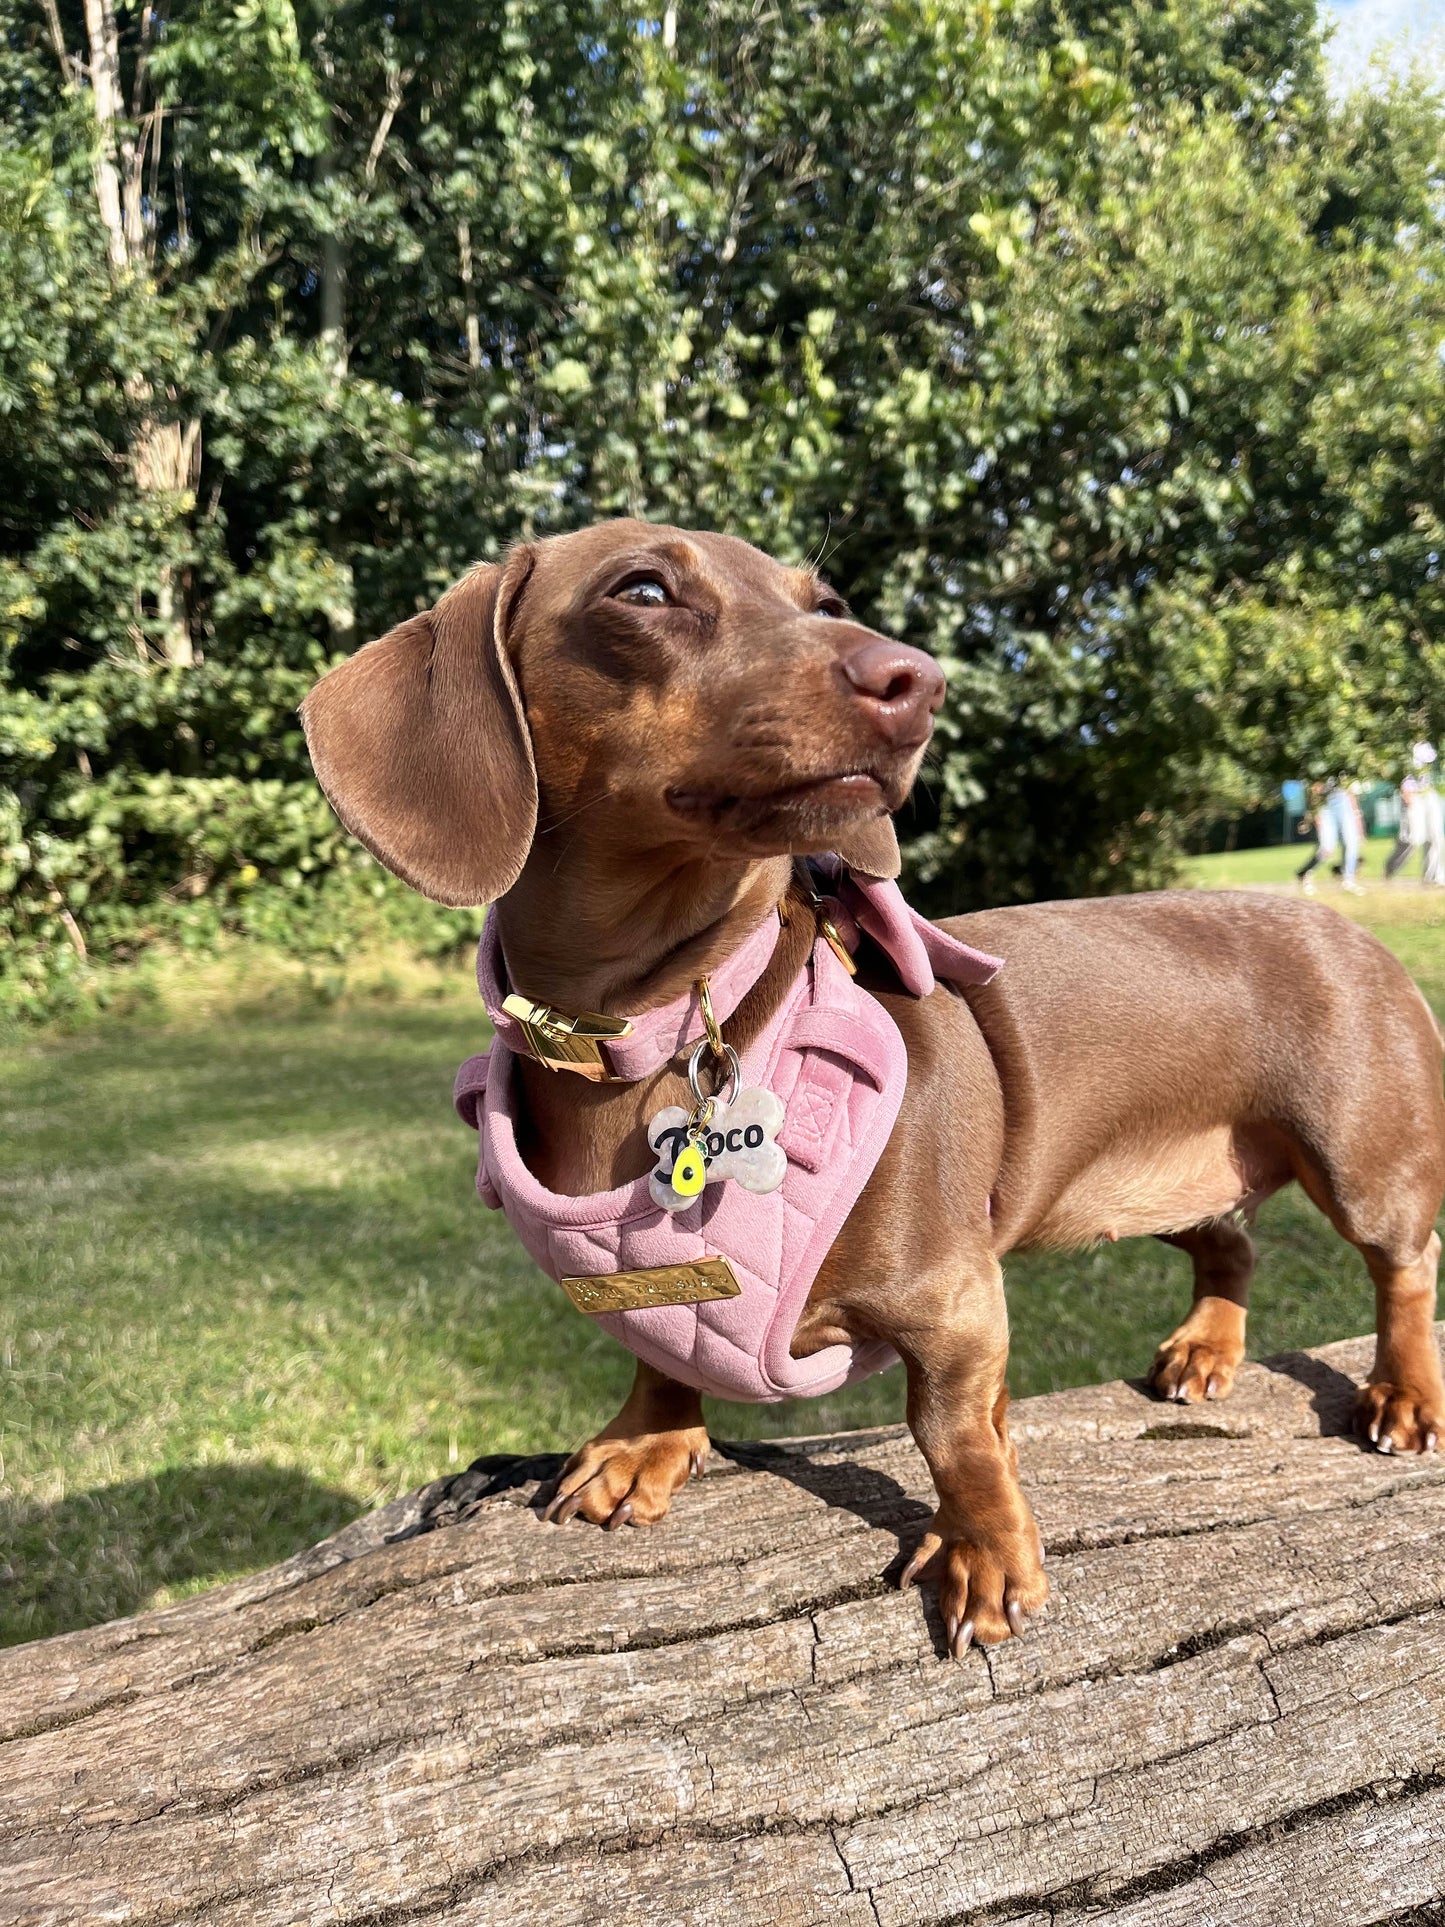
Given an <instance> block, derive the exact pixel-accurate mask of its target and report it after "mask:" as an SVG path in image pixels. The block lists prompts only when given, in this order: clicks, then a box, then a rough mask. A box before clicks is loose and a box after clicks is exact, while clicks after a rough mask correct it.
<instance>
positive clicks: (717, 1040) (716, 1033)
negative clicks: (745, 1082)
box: [697, 977, 725, 1064]
mask: <svg viewBox="0 0 1445 1927" xmlns="http://www.w3.org/2000/svg"><path fill="white" fill-rule="evenodd" d="M697 1001H698V1003H699V1004H700V1005H701V1006H702V1027H703V1029H704V1030H705V1031H706V1032H707V1041H708V1045H709V1047H710V1049H711V1051H712V1054H713V1056H714V1057H715V1058H716V1059H717V1060H718V1062H719V1063H720V1064H721V1063H722V1062H723V1061H724V1059H723V1051H724V1048H725V1046H724V1044H723V1034H722V1029H721V1027H720V1025H719V1024H718V1020H717V1018H716V1017H715V1016H714V1015H713V1008H712V992H711V990H709V988H708V982H707V978H706V977H699V978H698V980H697Z"/></svg>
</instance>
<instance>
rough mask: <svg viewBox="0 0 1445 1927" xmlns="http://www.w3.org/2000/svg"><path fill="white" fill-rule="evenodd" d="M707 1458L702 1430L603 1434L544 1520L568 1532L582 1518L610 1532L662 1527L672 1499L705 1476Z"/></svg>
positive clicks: (590, 1444)
mask: <svg viewBox="0 0 1445 1927" xmlns="http://www.w3.org/2000/svg"><path fill="white" fill-rule="evenodd" d="M707 1454H708V1436H707V1433H706V1432H705V1431H704V1430H703V1429H702V1427H701V1426H700V1425H698V1426H692V1427H689V1428H688V1429H687V1430H686V1431H682V1432H644V1433H642V1434H641V1435H640V1436H637V1437H633V1438H625V1437H623V1438H618V1437H609V1436H608V1434H607V1433H606V1432H603V1433H601V1434H599V1436H598V1437H597V1438H595V1439H589V1440H588V1441H587V1443H586V1445H584V1446H582V1447H581V1448H580V1449H579V1450H578V1451H576V1452H574V1453H573V1454H572V1456H571V1458H570V1459H568V1461H567V1463H566V1465H565V1466H563V1468H562V1476H561V1478H560V1479H559V1480H558V1481H557V1489H556V1491H555V1492H554V1493H553V1495H552V1498H551V1500H550V1501H549V1502H548V1505H547V1508H546V1510H545V1511H544V1512H543V1514H542V1517H543V1518H544V1519H550V1520H551V1521H552V1523H553V1524H554V1525H559V1526H565V1525H566V1523H567V1521H568V1520H569V1519H575V1518H578V1517H579V1516H580V1517H581V1518H583V1519H590V1520H591V1521H592V1523H593V1524H594V1525H599V1526H606V1528H607V1530H608V1531H609V1532H615V1531H616V1530H617V1528H618V1527H619V1526H651V1525H656V1523H657V1521H658V1520H659V1519H661V1518H662V1517H663V1515H664V1514H665V1513H666V1511H667V1508H668V1507H669V1506H670V1505H671V1504H672V1495H673V1494H674V1493H675V1492H680V1491H681V1490H682V1488H683V1486H685V1485H686V1484H687V1482H688V1480H689V1479H690V1478H698V1477H700V1476H701V1474H702V1468H703V1466H704V1464H705V1463H706V1460H707Z"/></svg>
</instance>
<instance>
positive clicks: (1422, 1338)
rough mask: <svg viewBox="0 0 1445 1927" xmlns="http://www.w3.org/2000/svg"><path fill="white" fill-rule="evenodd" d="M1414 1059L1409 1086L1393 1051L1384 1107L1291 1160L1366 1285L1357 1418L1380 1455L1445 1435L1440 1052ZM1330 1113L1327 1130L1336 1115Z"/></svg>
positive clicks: (1323, 1134) (1324, 1133) (1444, 1159)
mask: <svg viewBox="0 0 1445 1927" xmlns="http://www.w3.org/2000/svg"><path fill="white" fill-rule="evenodd" d="M1431 1041H1432V1042H1433V1040H1431ZM1421 1055H1422V1058H1423V1063H1421V1065H1420V1069H1421V1071H1422V1073H1423V1074H1422V1075H1421V1076H1420V1078H1419V1079H1418V1081H1417V1080H1416V1079H1415V1078H1414V1077H1413V1076H1412V1075H1411V1074H1410V1073H1411V1071H1412V1070H1413V1068H1414V1066H1413V1065H1412V1063H1411V1061H1410V1059H1409V1058H1407V1057H1405V1056H1404V1054H1403V1053H1400V1054H1399V1056H1398V1058H1397V1067H1396V1070H1395V1075H1394V1078H1393V1080H1392V1085H1391V1089H1390V1091H1389V1093H1388V1101H1387V1102H1384V1103H1381V1104H1380V1105H1378V1106H1377V1107H1375V1108H1373V1109H1372V1110H1367V1109H1366V1108H1365V1107H1364V1106H1360V1107H1358V1108H1357V1109H1356V1110H1354V1111H1353V1112H1349V1111H1345V1115H1347V1116H1348V1117H1349V1118H1350V1121H1351V1123H1352V1125H1353V1129H1351V1130H1350V1131H1349V1132H1348V1134H1346V1133H1345V1132H1343V1131H1339V1130H1338V1129H1327V1130H1317V1131H1316V1132H1315V1134H1314V1141H1313V1142H1312V1143H1309V1142H1306V1143H1304V1144H1302V1145H1301V1147H1300V1156H1299V1165H1298V1176H1299V1181H1300V1183H1301V1185H1302V1186H1303V1188H1304V1190H1305V1191H1306V1192H1307V1193H1308V1195H1309V1197H1310V1199H1311V1200H1312V1201H1313V1203H1314V1204H1315V1205H1317V1206H1318V1208H1319V1209H1320V1210H1321V1211H1322V1212H1323V1213H1324V1214H1325V1216H1326V1217H1327V1218H1328V1219H1329V1221H1330V1223H1331V1224H1332V1225H1333V1226H1334V1227H1335V1229H1336V1231H1338V1232H1339V1234H1340V1236H1341V1237H1342V1238H1345V1239H1348V1241H1349V1242H1350V1243H1351V1244H1352V1245H1354V1247H1355V1249H1356V1250H1357V1251H1358V1252H1359V1253H1360V1255H1361V1257H1362V1258H1363V1259H1364V1261H1365V1265H1366V1268H1367V1270H1368V1271H1369V1274H1370V1277H1371V1280H1372V1281H1373V1283H1374V1287H1375V1362H1374V1364H1373V1366H1372V1367H1371V1370H1370V1376H1369V1379H1368V1381H1367V1383H1366V1385H1365V1387H1364V1389H1363V1390H1362V1391H1361V1393H1360V1395H1359V1398H1358V1399H1357V1400H1356V1402H1355V1412H1354V1423H1355V1429H1356V1431H1357V1432H1358V1433H1359V1434H1360V1436H1361V1438H1363V1439H1364V1440H1366V1441H1367V1442H1368V1443H1369V1444H1371V1445H1373V1446H1374V1447H1375V1449H1376V1451H1379V1452H1429V1451H1433V1450H1434V1447H1435V1443H1436V1440H1437V1439H1438V1437H1439V1436H1440V1435H1441V1433H1442V1432H1445V1383H1442V1380H1441V1372H1440V1348H1439V1345H1438V1344H1437V1343H1436V1340H1435V1329H1434V1320H1435V1282H1436V1274H1437V1272H1438V1269H1439V1264H1440V1239H1439V1237H1438V1235H1437V1233H1436V1231H1435V1228H1434V1225H1435V1219H1436V1216H1437V1214H1438V1212H1439V1209H1440V1198H1441V1192H1442V1191H1445V1104H1442V1102H1441V1091H1440V1067H1439V1052H1438V1048H1434V1049H1431V1050H1429V1051H1428V1052H1422V1054H1421ZM1340 1109H1341V1110H1342V1111H1344V1110H1345V1107H1343V1106H1341V1107H1340ZM1328 1115H1330V1122H1331V1123H1333V1115H1337V1113H1336V1114H1328Z"/></svg>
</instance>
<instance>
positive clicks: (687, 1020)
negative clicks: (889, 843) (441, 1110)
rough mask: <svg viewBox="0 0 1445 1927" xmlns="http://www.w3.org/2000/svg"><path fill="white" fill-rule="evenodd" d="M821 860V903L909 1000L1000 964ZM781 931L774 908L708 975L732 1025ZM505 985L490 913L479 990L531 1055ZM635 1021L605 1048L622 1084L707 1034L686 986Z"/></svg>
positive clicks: (876, 882) (890, 887)
mask: <svg viewBox="0 0 1445 1927" xmlns="http://www.w3.org/2000/svg"><path fill="white" fill-rule="evenodd" d="M815 861H816V865H817V869H818V871H819V872H820V874H821V876H822V879H823V880H824V882H825V883H826V884H828V885H830V886H831V887H830V889H829V890H828V893H827V894H826V895H825V896H824V897H823V903H824V905H825V906H826V908H827V909H828V910H829V912H830V914H831V915H832V918H833V921H834V923H835V924H836V925H837V927H838V929H839V931H840V933H841V934H842V936H843V938H844V941H845V942H847V943H848V944H849V946H850V947H852V946H853V945H856V943H857V942H858V938H859V933H860V932H865V933H866V934H867V935H868V936H870V937H871V938H872V939H873V941H874V942H875V943H876V944H877V945H878V946H879V948H880V949H881V950H883V951H885V952H886V953H887V955H888V958H889V960H890V961H891V962H892V964H893V967H894V969H895V970H896V971H897V972H898V976H899V981H900V982H901V983H902V985H903V988H904V989H905V990H907V991H909V992H910V993H911V994H912V995H913V996H915V997H927V996H929V995H930V994H931V992H932V991H933V989H934V986H935V984H936V983H937V980H938V978H939V977H940V976H941V977H943V978H945V979H947V980H949V981H951V982H954V983H969V984H986V983H987V982H988V980H989V978H990V977H992V976H993V974H994V973H995V971H997V970H998V969H999V968H1000V960H999V958H997V957H990V956H988V955H987V954H986V953H985V952H984V951H982V950H974V949H972V948H971V947H970V946H969V945H968V944H965V943H959V942H958V940H957V938H955V937H950V936H948V935H947V933H946V932H944V931H942V930H940V929H939V928H938V926H937V924H933V923H929V922H928V921H927V919H926V918H924V917H921V916H919V914H918V912H917V911H916V910H912V909H910V908H909V906H908V904H907V903H906V902H905V901H904V898H903V893H902V892H901V891H900V889H899V888H898V885H897V884H896V883H890V882H885V881H884V880H883V879H882V878H879V877H870V876H858V875H854V874H853V873H852V872H850V871H848V870H846V869H845V868H844V866H843V863H842V860H841V859H840V858H838V857H836V856H825V857H820V858H817V859H816V860H815ZM781 929H782V920H781V918H780V917H779V915H778V913H777V911H776V910H771V911H769V913H768V915H767V916H766V917H765V918H764V920H763V921H762V923H760V924H759V925H758V927H757V929H756V930H754V931H753V932H752V934H751V935H750V936H748V937H747V938H745V939H744V941H743V942H742V943H741V944H740V945H739V947H738V948H737V949H736V950H735V951H734V952H733V954H732V955H731V956H730V957H728V958H727V959H726V960H725V961H724V962H723V963H721V964H719V965H718V967H717V968H716V969H715V970H714V971H712V972H711V973H710V975H709V977H708V988H709V990H710V991H711V993H712V1006H713V1011H714V1013H715V1014H716V1016H717V1020H718V1022H719V1023H720V1024H723V1023H726V1022H727V1020H728V1018H729V1017H731V1016H732V1014H733V1012H734V1011H735V1010H736V1009H737V1007H738V1005H739V1004H740V1003H741V1002H742V1001H743V999H744V997H746V996H747V994H748V992H749V991H750V990H751V989H752V988H753V986H754V984H756V983H757V982H758V980H759V979H760V978H761V977H762V975H763V972H764V971H765V970H766V969H767V967H768V965H769V964H770V963H771V962H772V959H773V951H774V950H775V949H776V948H777V942H778V935H779V932H780V931H781ZM509 987H510V986H509V985H508V982H507V968H506V959H505V957H504V956H503V955H502V939H501V932H500V931H499V930H498V929H497V926H496V921H495V919H494V918H492V917H488V919H487V922H486V926H485V928H484V930H483V932H482V940H481V943H480V944H479V946H478V948H477V988H478V990H480V992H481V994H482V1002H483V1003H484V1004H485V1005H486V1009H487V1015H488V1017H490V1019H491V1020H492V1028H493V1029H494V1030H495V1031H496V1033H497V1035H498V1037H500V1038H501V1040H502V1042H503V1043H504V1044H506V1045H507V1047H508V1048H509V1049H510V1050H512V1051H514V1052H516V1053H517V1054H518V1055H520V1056H528V1055H530V1053H529V1051H528V1050H527V1045H526V1040H525V1038H524V1036H523V1033H522V1026H521V1025H520V1024H519V1023H518V1022H517V1020H516V1018H514V1017H510V1016H508V1014H507V1012H506V1011H505V1010H503V1008H502V1001H503V999H504V998H505V997H506V995H507V992H508V989H509ZM515 987H516V988H519V989H525V986H515ZM630 1022H631V1024H632V1034H631V1036H629V1037H618V1038H613V1039H611V1040H609V1041H608V1042H607V1043H605V1044H603V1046H602V1055H603V1057H604V1059H605V1060H606V1063H607V1067H608V1070H609V1071H610V1072H611V1074H612V1076H613V1077H615V1078H620V1079H622V1080H623V1081H624V1082H626V1083H636V1082H638V1081H639V1080H640V1079H642V1078H644V1077H651V1076H652V1075H653V1073H654V1072H655V1071H657V1070H659V1069H661V1067H662V1066H663V1065H664V1064H666V1063H667V1062H668V1061H669V1060H670V1059H671V1058H674V1057H676V1056H678V1055H679V1053H680V1052H682V1051H684V1050H686V1049H687V1048H688V1047H689V1046H690V1045H693V1044H695V1043H696V1042H697V1041H698V1039H699V1038H700V1037H701V1036H702V1034H703V1022H702V1007H701V1005H700V1004H699V1003H698V999H697V991H696V989H689V990H687V991H686V992H684V994H683V995H682V996H680V997H674V998H673V999H672V1001H671V1002H670V1003H666V1004H662V1005H659V1007H658V1008H657V1009H656V1010H648V1011H644V1012H643V1013H642V1014H641V1015H640V1016H637V1017H633V1018H631V1019H630Z"/></svg>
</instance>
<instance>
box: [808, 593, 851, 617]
mask: <svg viewBox="0 0 1445 1927" xmlns="http://www.w3.org/2000/svg"><path fill="white" fill-rule="evenodd" d="M813 614H814V615H815V616H831V617H832V618H833V620H834V621H835V622H842V621H844V620H845V618H846V617H847V614H848V605H847V603H846V602H843V601H841V600H840V599H839V597H837V596H828V597H826V598H825V599H824V600H823V601H822V602H820V603H819V604H818V606H817V608H816V609H815V610H814V611H813Z"/></svg>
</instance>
